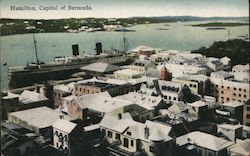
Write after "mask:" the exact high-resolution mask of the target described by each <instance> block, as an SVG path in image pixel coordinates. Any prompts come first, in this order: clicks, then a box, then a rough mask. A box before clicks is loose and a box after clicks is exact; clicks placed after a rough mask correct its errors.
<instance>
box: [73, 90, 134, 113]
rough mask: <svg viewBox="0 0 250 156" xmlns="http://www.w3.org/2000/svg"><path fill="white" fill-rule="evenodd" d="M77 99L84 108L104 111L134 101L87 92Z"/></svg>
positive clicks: (109, 110) (106, 111)
mask: <svg viewBox="0 0 250 156" xmlns="http://www.w3.org/2000/svg"><path fill="white" fill-rule="evenodd" d="M75 100H76V102H77V103H78V104H79V106H80V107H81V108H82V109H85V108H88V109H90V110H94V111H98V112H102V113H108V112H111V111H113V110H115V109H118V108H122V107H124V106H128V105H131V104H132V102H128V101H125V100H120V99H116V98H112V97H107V96H102V95H100V94H86V95H83V96H79V97H76V98H75Z"/></svg>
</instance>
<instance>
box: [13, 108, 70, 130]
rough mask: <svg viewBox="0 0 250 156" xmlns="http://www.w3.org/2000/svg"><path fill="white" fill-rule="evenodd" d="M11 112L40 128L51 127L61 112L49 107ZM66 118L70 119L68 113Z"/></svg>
mask: <svg viewBox="0 0 250 156" xmlns="http://www.w3.org/2000/svg"><path fill="white" fill-rule="evenodd" d="M10 114H11V115H12V116H15V117H17V118H19V119H20V120H22V121H25V122H27V123H28V124H29V125H32V126H35V127H38V128H46V127H50V126H52V125H53V124H54V123H55V122H56V121H57V120H58V119H59V112H57V111H56V110H53V109H51V108H48V107H38V108H32V109H27V110H23V111H18V112H13V113H10ZM64 118H65V119H69V117H68V116H66V115H65V116H64Z"/></svg>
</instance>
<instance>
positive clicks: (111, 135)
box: [100, 115, 173, 156]
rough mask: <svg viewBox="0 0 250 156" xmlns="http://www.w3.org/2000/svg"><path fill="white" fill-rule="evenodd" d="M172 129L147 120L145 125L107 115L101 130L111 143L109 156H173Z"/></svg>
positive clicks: (102, 122)
mask: <svg viewBox="0 0 250 156" xmlns="http://www.w3.org/2000/svg"><path fill="white" fill-rule="evenodd" d="M171 129H172V128H171V127H170V126H168V125H163V124H160V123H156V122H152V121H149V120H147V121H146V122H145V123H144V124H143V123H140V122H136V121H133V120H131V119H124V118H118V117H115V116H108V115H106V116H105V117H104V118H103V119H102V121H101V122H100V130H101V131H102V133H103V134H104V136H105V137H106V138H107V140H108V142H109V146H108V150H109V155H115V156H120V155H124V156H130V155H134V154H139V155H140V154H144V155H148V156H153V155H157V156H165V155H172V148H173V138H172V137H170V131H171Z"/></svg>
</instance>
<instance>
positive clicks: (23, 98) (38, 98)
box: [1, 90, 50, 119]
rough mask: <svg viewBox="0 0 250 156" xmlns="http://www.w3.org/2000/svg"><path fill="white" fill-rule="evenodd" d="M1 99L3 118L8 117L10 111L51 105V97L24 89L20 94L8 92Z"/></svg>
mask: <svg viewBox="0 0 250 156" xmlns="http://www.w3.org/2000/svg"><path fill="white" fill-rule="evenodd" d="M1 100H2V117H3V119H7V118H8V113H10V112H15V111H21V110H26V109H30V108H36V107H41V106H50V103H49V99H48V98H46V97H45V96H44V95H42V94H40V93H37V92H34V91H28V90H24V91H23V92H22V93H21V94H20V95H18V94H13V93H10V92H8V93H6V94H5V96H3V97H2V99H1Z"/></svg>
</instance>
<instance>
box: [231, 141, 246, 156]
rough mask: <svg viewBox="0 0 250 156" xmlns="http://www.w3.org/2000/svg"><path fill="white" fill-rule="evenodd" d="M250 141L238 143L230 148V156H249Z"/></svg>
mask: <svg viewBox="0 0 250 156" xmlns="http://www.w3.org/2000/svg"><path fill="white" fill-rule="evenodd" d="M249 145H250V139H246V140H243V141H239V142H237V143H236V144H235V145H232V146H230V147H228V153H229V156H249V153H250V148H249Z"/></svg>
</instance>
